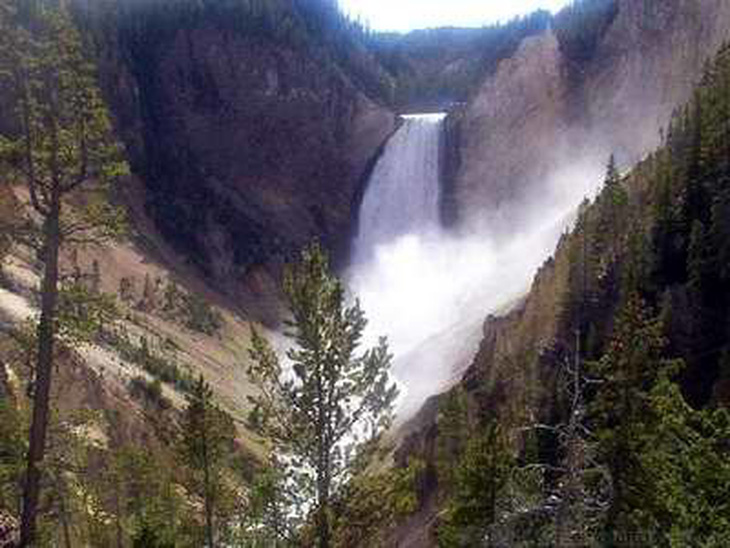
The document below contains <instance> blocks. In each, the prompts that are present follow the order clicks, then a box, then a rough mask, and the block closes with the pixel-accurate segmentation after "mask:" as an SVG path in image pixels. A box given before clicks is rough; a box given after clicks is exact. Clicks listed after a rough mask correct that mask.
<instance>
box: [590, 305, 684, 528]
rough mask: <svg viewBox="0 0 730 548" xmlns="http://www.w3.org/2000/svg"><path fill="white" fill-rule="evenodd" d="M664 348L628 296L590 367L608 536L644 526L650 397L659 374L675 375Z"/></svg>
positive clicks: (658, 330) (656, 329)
mask: <svg viewBox="0 0 730 548" xmlns="http://www.w3.org/2000/svg"><path fill="white" fill-rule="evenodd" d="M664 347H665V340H664V338H663V334H662V325H661V322H659V321H658V320H656V319H652V318H651V316H650V315H649V312H648V310H647V306H646V304H645V302H644V301H643V300H642V299H641V297H640V296H639V295H638V294H637V293H636V292H634V293H631V294H630V295H629V296H628V297H627V300H626V302H625V304H624V305H623V307H622V309H621V311H620V312H619V315H618V319H617V323H616V326H615V330H614V335H613V339H612V341H611V344H610V345H609V347H608V350H607V352H606V353H605V354H604V356H603V357H602V358H601V360H600V361H599V362H598V363H596V364H594V370H595V373H596V374H597V375H598V376H600V377H601V378H602V380H603V382H602V383H601V385H600V389H599V391H598V393H597V396H596V398H595V400H594V402H593V418H594V420H595V421H596V422H597V424H598V426H599V431H598V444H599V451H600V453H601V456H602V458H603V460H604V462H606V464H607V465H608V468H609V471H610V473H611V483H612V494H613V495H612V501H611V508H610V510H609V513H608V528H609V530H610V531H611V532H612V534H617V535H621V534H623V533H635V532H636V531H637V530H641V529H642V528H643V527H646V526H647V523H648V520H649V517H648V516H647V514H646V512H644V511H643V510H642V508H643V506H644V505H643V501H644V500H645V498H646V497H647V496H649V495H650V493H651V490H652V481H651V471H650V470H647V469H646V468H645V467H644V466H643V465H642V461H641V459H640V457H641V455H642V454H643V453H644V452H645V450H646V448H647V446H648V444H650V437H649V433H650V432H649V429H648V426H647V420H648V417H649V413H650V403H649V391H650V390H651V389H652V387H653V385H654V383H655V382H656V380H657V378H658V376H659V374H660V373H661V372H662V371H675V370H676V366H677V363H676V361H672V360H668V359H665V358H664V357H663V351H664Z"/></svg>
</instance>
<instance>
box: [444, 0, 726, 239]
mask: <svg viewBox="0 0 730 548" xmlns="http://www.w3.org/2000/svg"><path fill="white" fill-rule="evenodd" d="M584 4H585V3H584ZM593 4H596V5H600V4H601V2H594V3H593ZM603 4H606V2H603ZM580 16H581V15H580V14H572V13H566V14H565V15H564V16H563V17H564V18H565V19H567V20H568V21H567V24H570V22H571V21H570V19H571V18H576V17H580ZM603 16H604V17H605V18H606V24H605V25H598V26H596V27H595V28H594V29H593V35H592V36H591V37H590V40H591V41H592V44H591V48H590V55H585V54H584V55H582V56H578V55H576V53H575V50H576V48H571V47H570V43H569V42H568V38H567V37H566V36H565V34H566V33H564V32H561V26H560V23H561V16H558V17H557V18H556V20H555V21H554V25H553V27H552V28H551V29H548V30H547V31H545V32H543V33H542V34H540V35H538V36H533V37H530V38H528V39H526V40H524V41H523V42H522V45H521V46H520V48H519V50H518V51H517V53H516V54H515V55H513V56H512V57H511V58H509V59H505V60H503V61H502V62H501V63H500V65H499V68H498V70H497V71H496V73H495V74H493V75H491V76H489V77H487V78H486V79H485V80H484V81H483V82H482V84H481V85H480V87H479V89H478V91H477V92H476V93H475V94H474V95H473V96H472V98H471V100H470V101H469V103H468V104H467V105H466V107H465V108H464V109H463V110H462V111H461V112H459V113H456V114H455V115H454V120H452V124H453V125H458V127H459V130H460V137H459V141H460V143H461V150H460V160H461V161H460V165H459V168H458V171H456V173H455V174H454V175H453V180H452V181H451V182H450V185H449V189H450V191H451V193H452V195H451V196H450V197H449V199H450V201H451V203H452V204H453V205H452V208H453V209H454V211H455V213H456V214H457V215H458V217H459V218H460V220H461V221H462V222H472V221H474V220H479V221H482V222H483V221H484V217H485V216H486V215H485V212H489V222H491V223H495V222H496V223H497V225H498V226H499V227H500V228H502V229H506V230H509V228H510V227H511V226H512V225H511V223H513V222H515V220H518V219H519V218H520V214H519V213H518V212H517V210H518V209H519V210H521V211H529V210H530V208H529V207H528V208H526V207H525V204H526V203H528V204H529V203H530V202H534V201H536V200H538V201H539V200H542V199H544V191H545V189H546V188H547V186H546V185H547V184H550V183H552V184H553V185H554V184H555V179H556V178H558V179H559V178H560V177H564V170H565V169H566V168H575V169H578V170H579V171H582V172H586V171H591V170H593V171H595V166H602V165H603V164H605V162H606V160H607V159H608V156H609V155H610V154H611V153H615V154H616V155H617V158H618V160H619V162H620V163H622V164H629V163H632V162H634V161H636V160H638V159H640V158H641V157H642V156H643V155H644V154H645V153H646V152H648V151H649V150H650V149H651V148H652V147H653V146H655V145H657V144H658V143H659V140H660V129H661V128H662V127H663V126H665V125H666V124H667V122H668V121H669V118H670V116H671V113H672V110H673V109H674V108H675V107H676V106H677V105H679V104H681V103H682V102H683V101H685V100H686V99H687V98H688V97H689V94H690V91H691V89H692V86H693V85H694V84H695V83H697V81H698V80H699V78H700V77H701V74H702V67H703V64H704V61H705V60H706V59H707V58H708V56H710V55H712V54H713V53H714V52H715V51H716V50H717V48H718V47H719V46H720V45H721V43H722V42H723V41H724V40H725V39H726V37H727V31H728V29H730V4H728V3H727V2H722V1H717V0H699V1H686V0H669V1H666V2H652V1H648V0H647V1H634V0H618V1H617V2H615V4H614V5H613V7H612V9H610V10H608V11H606V12H605V14H604V15H603ZM581 46H582V50H581V49H578V51H583V52H585V51H586V47H585V45H584V44H581ZM591 166H594V167H591ZM566 184H570V181H566ZM538 205H539V204H538ZM495 210H497V211H500V213H495ZM495 219H496V221H495ZM505 219H509V221H506V220H505Z"/></svg>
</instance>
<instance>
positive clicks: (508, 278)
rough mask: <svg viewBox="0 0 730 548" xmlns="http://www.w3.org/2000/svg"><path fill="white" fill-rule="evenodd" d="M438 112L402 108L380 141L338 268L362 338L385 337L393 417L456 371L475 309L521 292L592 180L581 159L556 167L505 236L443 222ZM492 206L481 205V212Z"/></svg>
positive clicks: (480, 317) (478, 320)
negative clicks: (450, 227)
mask: <svg viewBox="0 0 730 548" xmlns="http://www.w3.org/2000/svg"><path fill="white" fill-rule="evenodd" d="M443 120H444V115H442V114H439V115H420V116H408V117H404V120H403V125H402V126H401V127H400V128H399V129H398V131H397V132H396V133H395V135H393V137H391V139H390V141H389V142H388V143H387V146H386V148H385V150H384V153H383V155H382V157H381V158H380V160H379V161H378V164H377V165H376V166H375V169H374V171H373V174H372V176H371V179H370V181H369V185H368V188H367V191H366V194H365V196H364V199H363V203H362V206H361V210H360V217H359V233H358V236H357V237H356V239H355V241H354V242H353V245H354V249H353V262H352V266H351V269H350V271H349V272H348V276H347V277H348V282H349V286H350V288H351V289H352V291H353V293H354V294H355V295H356V296H358V297H359V298H360V300H361V302H362V306H363V308H364V310H365V314H366V316H367V318H368V320H369V323H368V330H367V333H366V338H367V340H366V341H365V343H366V344H367V345H372V344H374V343H375V342H377V338H378V337H379V336H381V335H385V336H387V337H388V339H389V342H390V349H391V351H392V352H393V354H394V355H395V363H394V367H393V372H394V374H395V377H396V378H397V380H398V381H399V382H400V385H401V387H402V388H403V392H404V394H405V396H404V397H403V398H402V399H401V403H400V409H399V412H400V414H401V417H402V418H405V417H407V415H408V414H409V413H412V412H414V411H415V410H416V409H417V408H418V406H419V405H420V404H421V403H422V402H423V401H424V400H425V399H426V398H427V397H428V396H431V395H433V394H436V393H438V392H440V391H442V390H443V389H445V388H446V387H448V386H449V385H450V384H451V383H453V382H454V381H455V380H457V379H458V377H459V376H460V374H461V373H462V372H463V370H464V368H465V367H466V366H468V365H469V363H470V362H471V360H472V359H473V357H474V353H475V351H476V350H477V348H478V344H479V341H480V339H481V338H482V336H483V335H482V325H483V322H484V319H485V318H486V317H487V315H489V314H491V313H494V312H496V311H499V310H504V308H505V306H507V305H510V304H513V303H514V302H516V300H517V299H518V298H519V297H521V296H522V295H524V293H525V291H526V290H527V289H528V288H529V285H530V281H531V280H532V276H533V275H534V273H535V272H536V271H537V268H538V267H539V266H540V264H542V262H543V261H544V260H545V259H546V258H547V256H548V255H549V253H550V252H552V250H553V249H554V248H555V245H556V243H557V241H558V239H559V237H560V234H561V233H562V231H563V230H564V228H565V227H566V225H567V224H569V222H570V218H571V214H572V212H574V210H575V207H576V205H577V204H578V203H580V199H582V197H583V195H584V193H583V190H582V188H581V183H583V184H585V181H588V182H591V181H593V180H596V179H595V178H594V177H595V176H590V173H589V172H586V170H584V169H577V171H576V172H575V173H572V172H571V171H565V172H563V173H561V174H559V176H556V180H555V181H551V182H550V188H553V189H555V195H551V194H550V193H543V194H541V195H540V196H538V197H536V201H537V202H538V203H539V208H536V209H535V211H534V212H533V213H531V214H529V215H527V217H526V219H524V220H521V221H520V222H519V223H517V222H515V223H513V224H512V225H511V226H510V233H509V234H508V235H507V236H506V237H505V236H503V235H495V234H494V233H492V232H491V230H490V229H489V223H486V226H481V225H477V224H475V225H473V226H462V227H460V231H459V233H458V234H453V233H451V232H450V231H445V230H443V229H442V228H441V226H440V223H439V217H440V215H439V209H440V206H439V194H440V184H439V173H440V166H439V156H440V155H439V140H440V136H441V129H442V127H443ZM562 188H566V189H568V191H566V192H564V193H563V192H562V191H561V190H560V189H562ZM496 214H497V211H485V212H484V219H483V220H487V221H488V220H490V219H491V218H493V217H494V215H496ZM521 219H522V218H521Z"/></svg>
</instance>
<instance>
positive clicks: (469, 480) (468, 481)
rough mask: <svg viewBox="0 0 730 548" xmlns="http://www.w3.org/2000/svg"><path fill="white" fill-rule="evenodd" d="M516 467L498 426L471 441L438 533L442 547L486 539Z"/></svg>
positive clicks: (457, 473) (488, 428)
mask: <svg viewBox="0 0 730 548" xmlns="http://www.w3.org/2000/svg"><path fill="white" fill-rule="evenodd" d="M514 465H515V463H514V459H513V457H512V456H511V454H510V449H509V446H508V445H507V441H506V439H505V435H504V432H503V431H502V429H501V428H500V427H499V425H497V424H496V422H490V423H489V424H488V425H487V426H486V429H485V431H484V432H483V433H480V434H479V435H477V436H472V437H471V439H470V440H469V443H468V445H467V447H466V450H465V451H464V454H463V456H462V457H461V459H460V460H459V463H458V465H457V467H456V472H455V484H454V487H453V496H452V497H451V499H450V500H449V502H448V505H447V507H446V510H445V512H444V514H443V516H442V520H441V523H440V525H439V529H438V541H439V546H473V545H476V544H479V543H480V542H481V541H482V540H483V539H485V538H486V537H487V532H488V530H489V528H490V526H491V525H492V524H494V523H495V521H496V520H497V517H498V509H499V506H498V505H499V500H500V499H501V498H504V497H505V496H506V491H505V489H506V487H507V486H508V484H509V479H510V476H511V474H512V469H513V467H514Z"/></svg>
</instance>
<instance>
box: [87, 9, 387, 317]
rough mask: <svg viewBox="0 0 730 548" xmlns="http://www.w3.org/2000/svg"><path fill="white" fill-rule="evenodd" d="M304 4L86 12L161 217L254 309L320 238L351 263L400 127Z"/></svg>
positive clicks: (152, 207) (364, 61)
mask: <svg viewBox="0 0 730 548" xmlns="http://www.w3.org/2000/svg"><path fill="white" fill-rule="evenodd" d="M245 6H248V7H245ZM256 6H258V7H256ZM297 6H298V4H297V3H296V2H288V1H285V0H282V1H280V2H279V1H277V2H269V3H267V2H263V3H262V2H259V3H257V2H251V3H225V2H221V3H218V4H215V3H207V2H203V3H199V4H195V3H184V2H182V3H181V2H176V1H175V0H164V1H162V2H157V3H155V4H152V3H149V2H138V1H136V0H104V1H102V2H96V3H90V2H85V1H83V0H78V2H77V7H78V13H79V15H80V17H79V20H80V21H82V26H84V28H85V29H86V30H87V31H88V36H90V37H93V43H94V44H95V47H96V48H97V50H98V53H99V58H100V63H99V64H100V68H101V76H102V82H103V84H104V89H105V91H106V93H107V96H108V99H109V102H110V104H111V106H112V110H113V112H114V114H115V117H116V119H117V121H118V125H119V130H120V134H121V135H122V138H123V140H124V142H125V144H126V145H127V149H128V151H129V153H130V158H131V162H132V166H133V170H134V172H135V174H136V175H138V176H139V178H140V179H141V180H142V181H143V182H144V193H143V196H144V198H143V199H144V201H145V205H146V210H147V213H148V214H149V215H150V216H151V217H152V219H153V220H154V222H155V225H156V227H157V229H158V230H159V231H160V233H161V234H162V236H163V237H164V239H165V240H166V241H167V242H168V243H169V244H171V245H172V247H173V248H174V249H176V250H177V252H178V253H179V254H180V255H181V256H182V257H183V258H184V259H185V261H187V262H188V263H191V264H192V265H193V266H195V267H196V268H197V269H198V270H199V272H200V273H201V274H202V275H204V276H205V277H206V278H207V279H208V280H209V281H210V282H211V285H212V286H213V287H215V288H217V289H219V290H221V291H222V292H224V293H226V294H228V295H232V296H235V297H237V298H238V299H239V300H240V302H243V303H244V304H245V303H250V304H251V305H252V306H253V305H256V304H260V303H261V302H262V299H261V298H260V294H265V293H267V292H270V291H272V288H273V287H274V286H275V283H274V282H273V278H275V277H276V271H277V270H278V267H279V265H280V264H281V263H283V262H284V261H286V260H287V259H289V258H291V257H292V255H293V254H294V253H295V252H297V251H298V250H299V249H300V248H301V247H302V246H303V245H304V244H306V243H307V242H308V241H310V240H311V239H313V238H319V239H320V240H321V241H322V242H323V243H324V244H325V245H326V246H327V247H328V248H329V249H330V250H331V251H332V252H333V254H334V256H335V259H336V260H340V259H342V258H343V257H345V256H346V250H347V246H348V243H349V239H350V236H351V230H352V218H353V216H352V211H353V208H354V207H356V202H357V199H356V198H357V196H358V195H359V192H360V187H361V185H362V184H363V177H364V172H365V171H366V167H367V165H368V163H369V161H370V159H371V157H372V156H373V155H374V154H375V153H376V151H377V149H378V148H379V147H380V146H381V144H382V143H383V141H384V140H385V139H386V137H387V136H388V135H389V134H390V132H391V131H392V129H393V127H394V123H395V120H394V115H393V114H392V113H391V112H390V111H389V110H388V109H387V108H386V107H384V106H383V105H382V100H381V98H379V97H375V96H373V94H372V93H370V94H369V95H367V94H366V93H364V92H363V91H362V86H358V85H357V83H354V80H355V78H354V77H352V75H351V73H349V72H348V69H349V68H351V67H352V66H353V63H350V64H349V65H348V66H343V65H342V64H341V63H338V61H337V59H336V58H335V56H334V53H333V47H334V46H333V45H331V44H327V43H325V42H324V41H323V39H322V37H321V36H320V35H319V34H317V33H316V32H315V31H313V30H312V29H311V28H310V27H309V26H307V25H308V23H307V21H306V20H305V19H304V16H303V15H302V13H300V12H299V11H297V10H299V9H300V8H298V7H297ZM302 9H303V8H302ZM339 45H340V46H341V45H342V44H339ZM353 48H354V46H353ZM354 55H359V56H360V57H359V58H357V59H356V61H357V62H359V65H357V66H358V68H359V69H360V73H362V71H363V70H370V71H371V72H373V73H375V76H376V77H379V75H378V74H377V65H376V64H375V63H374V62H370V61H369V59H368V58H367V53H366V52H363V51H357V50H355V51H354V53H353V54H352V55H351V56H350V57H349V58H348V60H351V59H352V57H353V56H354ZM363 67H364V68H363ZM360 73H358V75H359V74H360ZM356 76H357V75H356ZM259 312H262V313H264V315H266V316H268V318H267V319H271V317H272V314H273V315H275V314H274V313H272V312H271V311H270V310H269V311H259Z"/></svg>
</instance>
